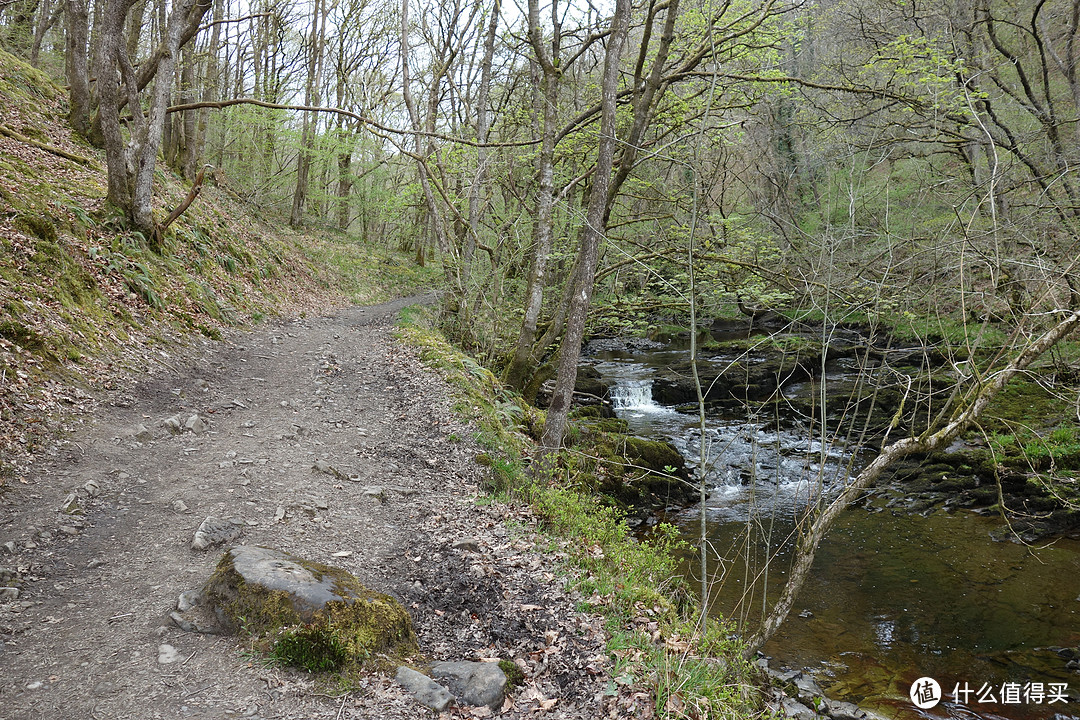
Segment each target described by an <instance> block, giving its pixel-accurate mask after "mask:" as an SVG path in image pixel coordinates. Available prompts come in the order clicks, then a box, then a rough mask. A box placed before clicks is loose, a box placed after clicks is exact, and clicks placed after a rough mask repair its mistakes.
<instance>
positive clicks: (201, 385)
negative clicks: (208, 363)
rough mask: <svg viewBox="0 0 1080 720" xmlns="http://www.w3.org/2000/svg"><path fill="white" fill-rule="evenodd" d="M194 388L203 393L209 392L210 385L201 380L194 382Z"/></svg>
mask: <svg viewBox="0 0 1080 720" xmlns="http://www.w3.org/2000/svg"><path fill="white" fill-rule="evenodd" d="M195 387H197V388H199V389H200V390H202V391H203V392H210V383H208V382H206V381H205V380H203V379H202V378H199V379H197V380H196V381H195Z"/></svg>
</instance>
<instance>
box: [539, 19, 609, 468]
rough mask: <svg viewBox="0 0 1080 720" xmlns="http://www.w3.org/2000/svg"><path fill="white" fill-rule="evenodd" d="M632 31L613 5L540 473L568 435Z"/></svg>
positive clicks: (542, 440)
mask: <svg viewBox="0 0 1080 720" xmlns="http://www.w3.org/2000/svg"><path fill="white" fill-rule="evenodd" d="M629 27H630V0H616V3H615V15H614V16H613V17H612V19H611V34H610V35H609V37H608V45H607V53H606V54H605V56H604V79H603V84H602V85H601V99H600V105H601V110H600V141H599V147H598V148H597V152H596V172H595V174H594V176H593V183H592V188H591V190H590V192H589V208H588V213H587V215H586V219H585V227H584V229H583V231H582V236H581V266H580V270H579V275H578V280H579V284H578V287H577V288H576V290H577V292H575V293H574V295H573V297H572V298H571V300H570V308H569V310H568V312H567V321H566V332H565V334H564V335H563V341H562V349H561V352H560V353H559V373H558V375H557V376H556V379H555V390H554V392H553V393H552V397H551V406H550V407H549V408H548V413H547V422H545V423H544V436H543V438H542V439H541V442H540V445H541V452H542V453H543V459H542V462H541V468H544V467H548V466H550V464H551V458H552V455H553V454H554V453H555V452H556V451H558V450H559V448H560V447H561V446H562V439H563V433H564V431H565V430H566V418H567V415H568V414H569V412H570V400H571V398H572V396H573V393H574V383H575V382H576V381H577V366H578V360H579V358H580V356H581V341H582V338H583V337H584V336H585V320H586V319H587V317H588V312H589V301H590V300H591V299H592V291H593V280H594V278H595V276H596V263H597V261H598V260H599V257H600V241H601V240H602V239H603V231H604V226H603V223H604V214H605V212H606V210H607V206H608V188H609V187H610V186H611V169H612V165H613V162H614V157H615V145H616V142H615V109H616V108H615V101H616V95H617V91H618V87H619V60H620V58H621V57H622V51H623V45H624V44H625V42H626V36H627V33H628V30H629Z"/></svg>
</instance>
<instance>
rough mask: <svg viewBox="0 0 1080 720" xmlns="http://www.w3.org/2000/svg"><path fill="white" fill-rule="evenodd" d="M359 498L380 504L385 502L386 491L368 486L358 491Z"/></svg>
mask: <svg viewBox="0 0 1080 720" xmlns="http://www.w3.org/2000/svg"><path fill="white" fill-rule="evenodd" d="M360 496H361V497H366V498H371V499H372V500H377V501H378V502H380V503H384V502H386V490H385V489H384V488H382V487H379V486H378V485H368V486H367V487H365V488H364V489H363V490H361V491H360Z"/></svg>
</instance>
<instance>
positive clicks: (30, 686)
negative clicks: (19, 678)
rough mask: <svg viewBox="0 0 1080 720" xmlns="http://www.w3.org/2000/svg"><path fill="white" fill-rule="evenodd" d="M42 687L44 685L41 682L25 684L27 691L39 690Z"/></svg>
mask: <svg viewBox="0 0 1080 720" xmlns="http://www.w3.org/2000/svg"><path fill="white" fill-rule="evenodd" d="M44 686H45V683H43V682H41V681H40V680H35V681H34V682H32V683H27V685H26V689H27V690H39V689H41V688H42V687H44Z"/></svg>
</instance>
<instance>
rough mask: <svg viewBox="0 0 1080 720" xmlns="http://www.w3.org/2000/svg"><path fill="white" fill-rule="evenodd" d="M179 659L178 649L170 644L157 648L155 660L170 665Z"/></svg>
mask: <svg viewBox="0 0 1080 720" xmlns="http://www.w3.org/2000/svg"><path fill="white" fill-rule="evenodd" d="M178 660H180V651H179V650H177V649H176V648H174V647H173V646H172V645H162V646H160V647H159V648H158V653H157V661H158V662H159V663H160V664H162V665H171V664H173V663H174V662H177V661H178Z"/></svg>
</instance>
